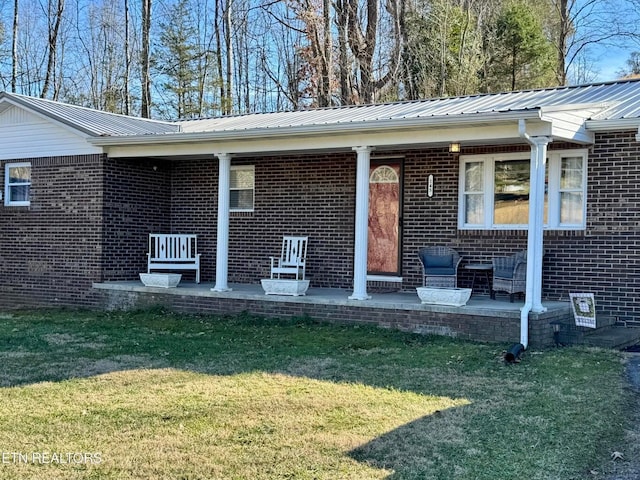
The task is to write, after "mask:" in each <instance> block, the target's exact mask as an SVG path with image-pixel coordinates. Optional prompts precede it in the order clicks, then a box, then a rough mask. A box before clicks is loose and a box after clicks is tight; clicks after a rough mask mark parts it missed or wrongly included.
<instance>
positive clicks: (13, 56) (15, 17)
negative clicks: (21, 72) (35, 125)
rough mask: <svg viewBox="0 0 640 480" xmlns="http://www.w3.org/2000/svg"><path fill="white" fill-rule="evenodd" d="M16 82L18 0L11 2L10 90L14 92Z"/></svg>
mask: <svg viewBox="0 0 640 480" xmlns="http://www.w3.org/2000/svg"><path fill="white" fill-rule="evenodd" d="M17 82H18V0H14V2H13V33H12V38H11V91H12V92H13V93H16V84H17Z"/></svg>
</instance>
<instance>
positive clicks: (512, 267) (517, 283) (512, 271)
mask: <svg viewBox="0 0 640 480" xmlns="http://www.w3.org/2000/svg"><path fill="white" fill-rule="evenodd" d="M526 288H527V251H526V250H522V251H520V252H517V253H515V254H514V255H510V256H508V257H496V258H494V259H493V287H492V290H493V292H492V294H493V295H492V296H493V298H495V292H506V293H508V294H509V300H510V301H511V303H513V299H514V295H515V294H516V293H524V292H525V290H526Z"/></svg>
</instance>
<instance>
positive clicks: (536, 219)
mask: <svg viewBox="0 0 640 480" xmlns="http://www.w3.org/2000/svg"><path fill="white" fill-rule="evenodd" d="M529 141H530V143H531V173H530V178H531V185H530V189H529V232H528V237H527V291H526V295H527V298H526V300H525V303H526V304H529V305H531V311H533V312H536V313H541V312H545V311H546V310H547V309H546V308H545V307H544V306H543V305H542V257H543V253H544V246H543V232H544V183H545V182H544V181H545V171H546V164H547V145H548V144H549V142H550V141H551V139H550V138H549V137H530V139H529Z"/></svg>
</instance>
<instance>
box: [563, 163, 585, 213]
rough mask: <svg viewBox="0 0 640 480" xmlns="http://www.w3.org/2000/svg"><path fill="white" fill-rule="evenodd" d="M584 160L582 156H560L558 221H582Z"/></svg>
mask: <svg viewBox="0 0 640 480" xmlns="http://www.w3.org/2000/svg"><path fill="white" fill-rule="evenodd" d="M583 164H584V160H583V158H582V157H562V159H561V163H560V223H562V224H576V223H583V221H584V213H583V212H584V208H583V203H584V201H583V196H584V168H583Z"/></svg>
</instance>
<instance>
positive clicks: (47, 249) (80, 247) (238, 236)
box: [0, 131, 640, 324]
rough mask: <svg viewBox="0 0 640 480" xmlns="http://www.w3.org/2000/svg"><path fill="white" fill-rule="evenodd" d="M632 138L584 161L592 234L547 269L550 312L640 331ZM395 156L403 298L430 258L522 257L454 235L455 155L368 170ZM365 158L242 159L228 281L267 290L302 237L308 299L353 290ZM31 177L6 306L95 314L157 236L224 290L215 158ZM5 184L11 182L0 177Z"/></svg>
mask: <svg viewBox="0 0 640 480" xmlns="http://www.w3.org/2000/svg"><path fill="white" fill-rule="evenodd" d="M635 134H636V132H635V131H629V132H622V133H619V132H618V133H607V134H605V133H602V134H597V135H596V144H595V145H594V146H593V147H591V149H590V155H589V159H588V212H587V229H586V230H585V231H580V232H574V231H571V232H563V231H550V232H545V253H546V255H545V260H544V261H545V263H544V267H543V296H544V297H545V298H550V299H553V300H558V299H568V293H569V292H570V291H588V292H594V293H595V295H596V302H597V307H598V311H599V312H605V313H606V314H608V315H612V316H615V317H617V319H618V320H619V321H622V322H627V323H628V324H640V304H639V303H638V302H637V300H636V299H637V298H638V296H639V294H640V291H639V289H640V281H638V280H639V279H640V263H639V262H640V251H639V250H640V248H639V245H640V243H639V238H638V237H639V232H640V220H639V219H640V215H639V214H640V188H639V187H638V185H639V183H640V147H639V146H638V142H636V141H635ZM570 147H571V146H570V145H566V144H551V145H550V148H552V149H560V148H562V149H566V148H570ZM576 148H581V147H576ZM515 150H518V151H523V152H528V147H526V146H503V147H499V148H497V147H492V148H488V147H482V148H473V149H465V150H464V151H463V153H464V154H474V153H476V154H479V153H491V152H494V153H500V152H505V151H515ZM387 155H399V156H401V157H402V158H403V176H404V179H403V180H404V184H403V213H402V216H403V229H402V242H403V245H402V276H403V279H404V281H403V284H402V286H401V288H403V289H405V290H410V289H413V288H415V287H416V286H419V285H420V283H421V268H420V263H419V261H418V258H417V255H416V253H417V251H418V249H419V248H420V247H422V246H425V245H432V244H446V245H451V246H453V247H454V248H456V249H457V250H458V251H459V252H460V253H461V254H462V255H463V256H464V257H465V261H469V262H489V261H490V260H491V258H492V257H493V256H495V255H504V254H507V253H511V252H513V251H516V250H519V249H523V248H526V243H527V234H526V232H524V231H459V230H458V229H457V209H458V171H459V164H458V160H457V157H455V156H453V155H451V154H450V153H448V151H447V150H446V149H444V148H439V149H423V150H412V151H396V152H384V153H380V152H375V151H374V152H373V154H372V159H375V158H376V157H380V156H387ZM355 157H356V156H355V153H353V152H347V153H331V154H329V153H326V154H321V153H318V154H309V155H288V156H274V157H255V158H240V157H238V158H233V160H232V164H233V165H254V166H255V209H254V211H253V212H243V213H232V214H231V219H230V248H229V281H230V282H231V283H234V282H240V283H257V282H258V281H259V279H260V278H264V277H266V276H268V265H269V259H268V257H269V256H270V255H277V254H278V253H279V250H280V244H281V239H282V235H284V234H292V235H300V234H304V235H308V236H309V237H310V242H309V252H308V257H309V259H308V265H307V272H308V276H309V278H310V280H311V282H312V285H313V286H316V287H340V288H345V289H349V288H351V285H352V271H353V240H354V232H353V228H354V227H353V225H354V215H355V175H356V158H355ZM32 164H33V173H32V175H33V178H32V204H31V207H30V208H22V207H12V208H9V207H1V208H0V222H1V223H2V225H3V228H2V231H1V232H0V261H1V263H0V264H1V265H2V270H3V273H4V275H2V279H0V288H1V289H2V298H1V299H0V305H12V304H17V303H44V304H49V303H52V299H58V300H59V301H60V303H69V304H89V303H91V302H93V301H94V300H95V297H94V294H93V293H92V292H91V288H90V285H91V282H92V281H103V280H133V279H137V276H138V273H139V272H142V271H144V270H145V268H146V252H147V236H148V234H149V233H151V232H163V231H169V232H174V233H195V234H197V235H198V241H199V250H200V252H201V253H202V261H203V263H202V280H203V281H213V279H214V278H215V256H216V254H215V242H216V222H217V182H218V162H217V160H216V159H215V158H213V156H212V157H211V158H209V159H179V160H175V161H173V162H168V161H164V162H163V161H156V160H152V159H107V158H105V157H102V156H99V155H96V156H79V157H62V158H45V159H33V160H32ZM2 167H4V165H2ZM0 172H1V174H2V175H4V168H2V169H1V170H0ZM430 174H432V175H434V195H433V197H431V198H429V197H428V196H427V178H428V176H429V175H430ZM3 180H4V179H3ZM103 207H104V210H103ZM9 226H10V228H9ZM189 275H191V274H190V273H185V277H186V278H187V279H189ZM459 279H460V282H461V284H465V282H468V281H469V280H470V277H469V275H468V273H467V272H464V271H461V273H460V277H459Z"/></svg>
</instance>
